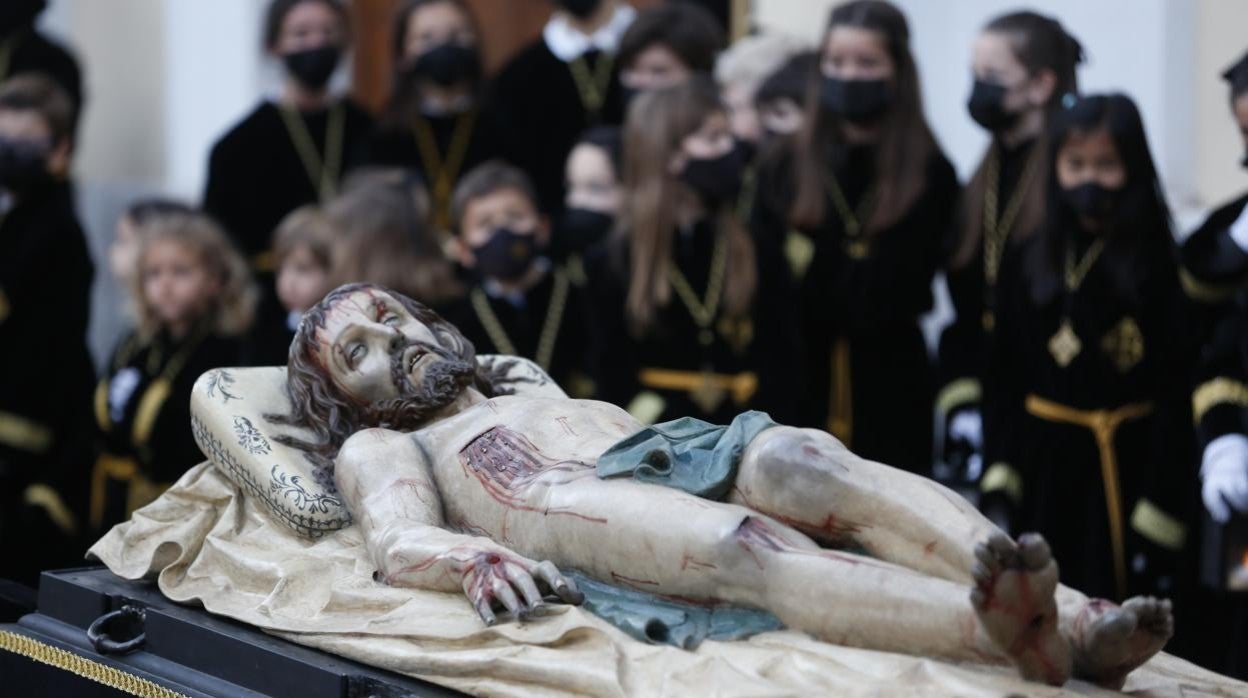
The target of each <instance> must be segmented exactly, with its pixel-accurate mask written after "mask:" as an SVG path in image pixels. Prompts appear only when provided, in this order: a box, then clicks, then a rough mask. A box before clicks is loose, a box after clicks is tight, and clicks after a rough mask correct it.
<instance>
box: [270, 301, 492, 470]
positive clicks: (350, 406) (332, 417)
mask: <svg viewBox="0 0 1248 698" xmlns="http://www.w3.org/2000/svg"><path fill="white" fill-rule="evenodd" d="M356 291H369V292H372V293H377V294H385V295H388V296H390V297H391V298H393V299H395V300H396V301H398V302H399V304H400V305H402V306H403V308H404V309H405V310H407V312H409V313H411V315H412V317H414V318H416V319H417V320H418V321H420V322H421V323H422V324H424V325H425V326H426V327H428V328H429V330H430V331H431V332H432V333H433V336H434V337H436V338H437V340H438V344H439V345H440V349H441V350H442V351H443V352H444V353H445V354H446V355H447V356H446V358H449V359H451V360H454V361H458V362H461V363H464V364H469V365H471V366H472V369H471V370H472V372H473V373H472V375H471V377H470V380H469V384H470V385H471V387H474V388H476V389H477V390H479V391H481V393H482V394H484V395H485V396H487V397H494V396H497V395H505V394H508V393H510V391H509V390H507V389H505V388H503V387H502V386H501V385H500V384H501V382H502V381H503V379H504V377H505V376H506V374H507V372H508V370H510V369H511V367H512V366H514V364H515V362H514V361H500V362H496V363H495V365H494V366H493V367H492V368H491V369H490V370H486V369H484V368H482V367H481V366H480V365H479V364H477V363H476V350H475V349H474V347H473V346H472V342H470V341H468V339H467V338H465V337H464V335H463V334H462V333H460V331H459V330H458V329H457V328H456V327H455V326H454V325H452V324H451V323H449V322H447V321H446V320H444V319H442V317H441V316H440V315H438V314H437V313H436V312H434V311H433V310H432V309H430V308H429V307H428V306H426V305H424V304H422V303H419V302H417V301H414V300H412V299H411V298H408V297H407V296H404V295H402V294H400V293H395V292H394V291H391V290H390V289H388V288H385V287H384V286H378V285H376V284H364V283H357V284H348V285H346V286H339V287H338V288H336V289H334V290H333V291H330V292H329V294H328V295H326V296H325V298H323V299H322V300H321V302H320V303H317V304H316V305H315V306H314V307H313V308H312V309H310V310H308V312H306V313H304V315H303V319H302V321H300V323H299V329H298V330H296V332H295V338H294V340H293V341H292V342H291V343H290V357H289V360H288V362H287V367H286V397H287V398H288V399H289V402H290V409H291V412H290V414H287V415H278V414H272V415H266V418H267V419H268V420H269V421H271V422H273V423H275V424H283V425H287V426H293V427H297V428H300V429H305V430H307V431H308V432H311V435H312V438H311V439H305V438H300V437H297V436H293V435H290V434H282V435H280V436H278V437H277V438H276V441H277V442H278V443H281V444H284V445H286V446H290V447H292V448H295V449H298V450H300V451H303V452H304V454H305V455H306V456H307V458H308V459H309V460H310V461H312V463H313V465H315V466H317V470H318V471H319V472H318V473H317V481H318V482H320V483H321V484H322V485H325V486H327V487H329V488H332V487H333V460H334V458H335V457H336V456H337V455H338V450H339V449H341V448H342V444H343V443H344V442H346V440H347V438H348V437H350V436H351V435H352V434H354V433H355V432H357V431H359V430H361V429H365V428H369V427H374V426H387V427H395V428H413V427H414V426H415V423H417V422H419V421H421V419H422V418H426V417H428V416H429V415H428V412H427V410H425V411H422V410H424V406H423V405H421V404H419V396H417V397H415V398H413V397H409V398H400V399H399V400H387V401H383V402H380V403H368V402H362V401H360V400H358V399H354V398H352V397H351V396H350V395H348V394H347V393H346V392H344V391H343V390H342V389H340V388H339V387H338V386H337V385H335V384H334V381H333V378H332V377H331V376H330V374H329V370H328V368H327V367H326V366H325V365H324V364H323V363H322V361H321V358H320V350H321V344H320V341H319V340H318V339H317V333H318V332H319V331H320V330H322V329H324V328H325V324H326V320H327V318H328V315H329V312H330V311H331V310H332V309H333V308H334V306H335V305H336V304H337V303H338V302H339V301H341V300H342V299H344V298H346V297H347V296H349V295H350V294H352V293H355V292H356ZM443 387H447V386H443Z"/></svg>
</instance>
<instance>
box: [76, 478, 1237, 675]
mask: <svg viewBox="0 0 1248 698" xmlns="http://www.w3.org/2000/svg"><path fill="white" fill-rule="evenodd" d="M90 556H92V557H95V558H98V559H99V560H101V561H102V562H104V564H106V565H108V567H109V568H111V569H112V570H113V572H115V573H116V574H118V575H120V576H122V577H125V578H127V579H139V578H143V577H153V576H154V577H155V578H156V579H157V581H158V583H159V586H160V590H161V591H162V592H163V593H164V594H165V595H166V596H168V597H169V598H170V599H172V600H174V601H179V602H186V603H192V602H199V603H202V604H203V606H204V607H205V608H206V609H207V610H208V611H209V612H211V613H215V614H219V615H223V616H228V617H231V618H235V619H237V620H240V621H243V622H245V623H249V624H251V625H254V626H257V627H260V628H262V629H264V630H266V631H268V632H271V633H273V634H274V635H277V636H279V637H283V638H286V639H288V640H290V641H292V642H296V643H299V644H301V645H306V646H309V647H315V648H318V649H323V650H326V651H329V652H333V653H335V654H339V655H342V656H344V657H349V658H351V659H355V660H358V661H362V662H365V663H367V664H371V665H374V666H378V667H382V668H385V669H389V670H392V671H396V672H399V673H403V674H409V675H411V676H415V677H418V678H422V679H425V680H428V681H432V682H434V683H438V684H442V685H445V686H449V687H452V688H455V689H458V690H461V691H464V692H467V693H470V694H474V695H490V696H535V695H549V696H571V695H592V696H647V697H649V696H693V695H696V696H712V695H714V696H747V695H748V696H788V695H800V696H814V695H821V696H833V695H835V696H892V695H898V696H929V695H930V696H951V695H958V696H1005V695H1011V694H1017V695H1027V696H1056V695H1066V694H1068V693H1074V694H1080V695H1113V694H1112V693H1110V692H1108V691H1102V690H1100V689H1097V688H1095V687H1092V686H1089V685H1087V684H1083V683H1079V682H1072V683H1071V684H1070V685H1068V686H1067V687H1066V688H1065V689H1064V690H1059V689H1052V688H1049V687H1046V686H1041V685H1038V684H1030V683H1026V682H1023V681H1021V680H1020V679H1018V678H1016V677H1015V676H1014V674H1013V672H1012V671H1011V670H1010V669H1008V668H1006V667H987V666H980V665H969V664H962V665H957V664H950V663H947V662H942V661H936V660H931V659H922V658H917V657H911V656H906V655H897V654H890V653H886V652H875V651H869V650H860V649H853V648H847V647H840V646H836V645H830V644H827V643H822V642H817V641H815V640H813V639H811V638H809V637H807V636H806V635H803V634H800V633H796V632H791V631H784V632H771V633H765V634H762V635H758V636H756V637H754V638H752V639H750V640H747V641H741V642H714V641H708V642H705V643H703V644H702V646H701V647H700V648H699V649H698V650H697V651H696V652H686V651H684V650H681V649H677V648H674V647H668V646H653V645H647V644H644V643H641V642H638V641H635V640H633V639H631V638H629V637H628V636H626V635H624V634H623V633H622V632H620V631H618V630H616V629H615V628H613V627H611V626H609V625H608V624H606V623H605V622H603V621H601V620H599V619H598V618H596V617H594V616H592V615H590V614H589V613H586V612H583V611H582V610H580V609H579V608H569V607H559V608H555V609H553V610H552V611H551V612H550V613H549V614H547V615H545V616H543V617H541V618H538V619H535V620H531V621H529V622H527V623H525V624H523V625H519V624H516V623H503V624H500V625H498V626H495V627H493V628H486V627H484V626H483V625H482V624H481V622H480V620H478V618H477V617H476V615H475V614H474V612H473V610H472V608H471V607H470V606H469V605H468V603H467V601H465V599H464V598H463V597H462V596H459V595H454V594H444V593H435V592H425V591H418V590H412V589H395V588H390V587H386V586H383V585H381V584H378V583H376V582H374V581H373V579H372V572H373V567H372V565H371V564H370V562H369V560H368V559H367V553H366V551H365V549H364V547H363V545H362V543H361V539H360V536H359V535H358V533H357V532H356V529H355V528H354V527H349V528H346V529H343V530H341V531H337V532H335V533H331V534H328V535H326V536H324V537H322V538H320V539H317V540H309V539H306V538H303V537H301V536H299V535H297V534H296V533H294V532H293V531H292V530H291V529H289V528H287V527H285V526H283V525H281V524H280V523H277V522H275V521H274V520H273V519H271V518H270V516H269V515H268V514H267V513H265V512H264V511H262V510H261V509H260V508H259V507H257V506H255V505H254V504H253V503H252V502H250V501H249V500H248V499H247V498H246V497H244V496H243V495H242V494H241V493H240V491H239V490H238V488H237V487H235V486H234V485H233V484H232V483H231V482H230V481H229V480H227V479H226V478H225V477H223V476H222V475H221V474H220V473H219V472H218V471H217V470H216V469H215V468H214V467H213V466H212V465H211V464H210V463H204V464H202V465H200V466H197V467H196V468H194V469H192V470H191V471H189V472H188V473H187V474H186V475H185V476H184V477H183V478H182V479H181V480H180V481H179V482H178V483H177V484H176V485H175V486H174V487H173V488H172V489H170V490H169V491H168V492H166V493H165V494H164V495H162V496H161V497H160V498H159V499H157V500H156V501H155V502H153V503H152V504H150V505H148V506H147V507H145V508H143V509H140V510H139V511H138V512H136V513H135V514H134V516H133V518H132V519H131V520H130V521H128V522H126V523H123V524H121V525H119V526H117V527H116V528H114V529H113V530H112V531H110V532H109V533H108V535H106V536H105V537H104V538H102V539H101V540H100V541H99V542H97V543H96V544H95V546H94V547H92V549H91V551H90ZM1180 622H1183V619H1181V620H1180ZM1188 622H1191V621H1190V620H1189V621H1188ZM951 630H952V629H951ZM1126 690H1127V691H1128V692H1129V693H1142V694H1146V695H1150V696H1179V695H1184V696H1191V695H1215V696H1232V695H1239V696H1243V695H1248V684H1244V683H1240V682H1236V681H1232V680H1230V679H1226V678H1224V677H1220V676H1218V675H1216V674H1213V673H1211V672H1208V671H1205V670H1203V669H1200V668H1199V667H1196V666H1195V665H1192V664H1190V663H1188V662H1185V661H1183V660H1180V659H1177V658H1175V657H1171V656H1169V655H1164V654H1163V655H1160V656H1158V657H1156V658H1154V659H1153V660H1152V661H1151V662H1149V663H1148V664H1147V665H1145V666H1144V667H1143V668H1141V669H1140V670H1138V671H1136V672H1135V673H1134V674H1132V675H1131V677H1130V678H1129V679H1128V681H1127V685H1126Z"/></svg>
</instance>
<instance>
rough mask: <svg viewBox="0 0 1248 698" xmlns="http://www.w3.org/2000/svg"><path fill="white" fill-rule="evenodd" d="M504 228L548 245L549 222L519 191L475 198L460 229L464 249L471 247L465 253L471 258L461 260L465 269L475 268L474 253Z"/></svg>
mask: <svg viewBox="0 0 1248 698" xmlns="http://www.w3.org/2000/svg"><path fill="white" fill-rule="evenodd" d="M500 228H507V229H508V230H510V231H512V232H513V233H516V234H517V235H533V236H536V237H537V240H536V243H537V246H538V247H542V246H543V245H545V244H546V238H547V235H548V231H547V228H546V222H545V221H544V220H543V219H542V216H541V214H539V213H538V212H537V207H536V206H534V205H533V202H532V201H531V200H529V197H527V196H525V194H524V192H522V191H519V190H517V189H499V190H498V191H495V192H490V193H489V194H486V195H485V196H481V197H478V198H476V199H473V200H472V201H470V202H469V203H468V205H467V206H465V207H464V218H463V221H462V222H461V224H460V230H459V235H460V240H461V242H463V245H462V246H461V247H466V248H468V249H467V250H465V252H466V253H467V257H466V258H465V259H463V260H461V261H463V262H464V266H466V267H470V268H471V267H473V266H475V258H474V257H473V256H472V250H475V249H480V248H481V247H484V246H485V244H486V243H488V242H489V241H490V239H491V238H492V237H494V233H495V231H497V230H499V229H500Z"/></svg>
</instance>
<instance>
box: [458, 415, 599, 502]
mask: <svg viewBox="0 0 1248 698" xmlns="http://www.w3.org/2000/svg"><path fill="white" fill-rule="evenodd" d="M459 462H460V464H461V465H462V466H463V468H464V473H465V474H468V473H471V474H472V475H473V476H475V477H476V478H477V480H478V481H480V482H481V484H482V485H483V486H484V487H485V490H486V492H488V493H489V495H490V496H491V497H493V498H494V499H495V500H496V501H498V502H499V503H501V504H503V505H505V506H507V507H508V508H509V509H513V510H517V511H532V512H538V513H541V514H544V515H556V516H573V517H576V518H580V519H584V520H586V521H592V522H594V523H606V522H607V520H606V519H605V518H600V517H593V516H587V515H585V514H581V513H579V512H576V511H573V510H572V509H568V508H554V509H551V508H546V507H534V506H530V505H528V504H526V503H525V499H524V497H523V495H524V494H525V493H526V492H527V491H528V489H529V487H530V486H532V485H534V484H538V483H537V482H536V481H537V480H538V478H539V477H541V476H542V475H545V474H547V473H550V472H555V471H559V472H564V473H567V474H568V475H569V476H568V477H567V478H564V479H562V480H560V481H559V482H547V481H543V482H542V483H541V484H544V485H547V486H552V485H560V484H566V483H567V482H571V481H572V480H576V479H579V478H581V477H585V476H591V477H592V476H593V474H594V473H593V470H592V469H591V468H590V467H589V466H588V465H587V464H585V463H581V462H580V461H557V460H554V459H549V458H545V457H542V456H541V451H540V450H538V448H537V447H536V446H534V445H533V444H532V443H531V442H530V441H529V440H528V439H526V438H525V437H523V436H521V435H520V434H517V433H515V432H513V431H511V430H510V429H507V428H505V427H494V428H493V429H491V430H489V431H487V432H485V433H484V434H482V435H481V436H478V437H477V438H476V439H474V440H473V441H472V443H470V444H468V445H467V446H465V447H464V449H463V450H462V451H460V452H459Z"/></svg>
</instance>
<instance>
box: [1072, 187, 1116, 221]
mask: <svg viewBox="0 0 1248 698" xmlns="http://www.w3.org/2000/svg"><path fill="white" fill-rule="evenodd" d="M1062 198H1063V199H1065V201H1066V203H1067V204H1068V205H1069V206H1070V207H1071V208H1072V209H1074V211H1075V213H1077V214H1079V215H1080V216H1082V217H1084V218H1091V219H1094V220H1105V219H1107V218H1110V217H1111V216H1113V215H1114V213H1115V212H1116V211H1117V210H1118V202H1119V200H1120V199H1121V198H1122V189H1109V188H1106V187H1103V186H1101V185H1100V184H1098V183H1096V182H1084V183H1083V184H1080V185H1079V186H1077V187H1075V188H1073V189H1063V190H1062Z"/></svg>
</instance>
